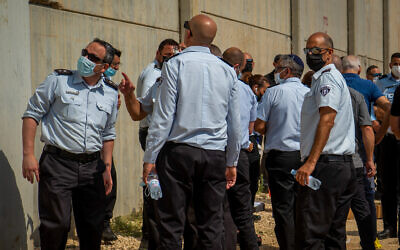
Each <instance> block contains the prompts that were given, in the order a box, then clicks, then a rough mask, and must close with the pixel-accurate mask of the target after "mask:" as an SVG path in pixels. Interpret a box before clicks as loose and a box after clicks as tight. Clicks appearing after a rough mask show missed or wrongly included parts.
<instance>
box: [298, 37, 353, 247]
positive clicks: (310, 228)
mask: <svg viewBox="0 0 400 250" xmlns="http://www.w3.org/2000/svg"><path fill="white" fill-rule="evenodd" d="M304 52H305V53H306V58H307V64H308V66H309V67H310V68H311V69H312V70H314V71H315V74H314V75H313V77H312V83H311V88H310V92H308V93H307V94H306V95H305V96H304V102H303V106H302V109H301V134H300V154H301V158H302V161H304V163H303V165H302V166H301V167H300V168H299V169H298V170H297V174H296V180H297V182H298V183H299V184H300V185H301V187H299V189H298V191H297V197H296V222H295V228H296V235H295V243H296V244H295V248H296V249H346V227H345V226H346V219H347V215H348V212H349V208H350V201H351V198H352V196H353V190H354V187H355V169H354V164H353V159H352V155H353V154H354V152H355V137H354V132H355V130H354V118H353V109H352V106H351V98H350V92H349V89H348V87H347V85H346V81H345V80H344V79H343V76H342V74H341V73H340V72H339V71H338V70H337V69H336V68H335V66H334V65H333V64H332V56H333V41H332V39H331V38H330V37H329V36H328V35H327V34H326V33H322V32H317V33H314V34H312V35H311V36H310V37H309V38H308V40H307V44H306V48H305V49H304ZM310 175H312V176H313V177H315V178H317V179H319V180H320V181H321V186H320V188H319V189H318V190H313V189H311V188H309V187H308V186H305V185H306V184H308V183H309V176H310Z"/></svg>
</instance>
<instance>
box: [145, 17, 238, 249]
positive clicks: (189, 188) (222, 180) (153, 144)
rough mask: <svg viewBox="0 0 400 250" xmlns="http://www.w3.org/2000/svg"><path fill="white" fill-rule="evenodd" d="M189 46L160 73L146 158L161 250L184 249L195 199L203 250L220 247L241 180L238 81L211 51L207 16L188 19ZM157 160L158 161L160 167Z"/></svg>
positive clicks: (212, 34) (211, 33) (213, 28)
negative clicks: (156, 189)
mask: <svg viewBox="0 0 400 250" xmlns="http://www.w3.org/2000/svg"><path fill="white" fill-rule="evenodd" d="M184 27H185V29H186V30H185V36H184V40H185V44H186V45H187V46H188V47H187V48H186V49H185V50H184V51H182V52H181V53H179V54H178V55H177V56H175V57H173V58H171V59H170V60H168V62H167V63H165V64H164V66H163V69H162V74H161V78H162V84H161V87H160V94H159V98H160V99H159V102H157V103H156V105H155V107H154V111H153V116H152V123H151V124H150V128H149V134H148V136H147V142H146V151H145V154H144V165H143V181H144V182H145V183H147V176H148V175H149V173H150V172H155V171H156V170H157V171H156V172H157V174H158V177H159V181H160V185H161V188H162V192H163V197H162V198H161V199H159V200H158V202H157V203H158V213H159V219H160V224H159V229H160V241H161V242H160V244H161V248H162V249H179V248H181V244H182V242H181V235H182V233H183V229H184V222H185V219H186V209H187V208H188V203H189V202H190V201H191V200H192V198H193V202H194V209H195V215H196V223H197V229H198V231H199V239H198V245H199V248H200V249H211V248H212V249H222V247H223V246H222V243H223V240H222V239H223V226H222V225H223V223H222V209H221V208H222V201H223V198H224V195H225V188H230V187H232V186H233V185H234V184H235V181H236V168H235V166H236V165H237V160H238V156H239V150H240V130H239V128H240V117H239V106H238V101H239V97H238V86H237V83H238V82H237V76H236V74H235V72H234V70H233V69H232V68H231V67H230V66H228V65H227V64H226V63H224V62H223V61H221V60H220V59H218V58H217V57H215V56H214V55H211V54H210V50H209V46H210V44H211V42H212V40H213V39H214V37H215V34H216V31H217V26H216V24H215V22H214V21H213V20H212V19H211V18H210V17H208V16H206V15H197V16H194V17H193V18H192V19H191V20H190V21H187V22H185V25H184ZM156 159H157V163H156Z"/></svg>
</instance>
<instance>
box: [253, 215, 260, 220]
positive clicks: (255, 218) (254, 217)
mask: <svg viewBox="0 0 400 250" xmlns="http://www.w3.org/2000/svg"><path fill="white" fill-rule="evenodd" d="M253 220H254V221H259V220H261V216H260V215H257V214H253Z"/></svg>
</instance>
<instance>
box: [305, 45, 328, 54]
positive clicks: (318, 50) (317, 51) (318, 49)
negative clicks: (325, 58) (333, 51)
mask: <svg viewBox="0 0 400 250" xmlns="http://www.w3.org/2000/svg"><path fill="white" fill-rule="evenodd" d="M324 49H325V50H326V49H329V48H319V47H312V48H310V49H308V48H304V49H303V51H304V54H306V55H307V54H309V53H310V52H311V53H312V54H314V55H319V54H321V52H322V51H323V50H324Z"/></svg>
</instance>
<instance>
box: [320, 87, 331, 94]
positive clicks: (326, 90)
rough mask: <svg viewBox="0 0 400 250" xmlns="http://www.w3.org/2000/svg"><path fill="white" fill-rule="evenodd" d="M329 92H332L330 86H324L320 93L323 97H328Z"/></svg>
mask: <svg viewBox="0 0 400 250" xmlns="http://www.w3.org/2000/svg"><path fill="white" fill-rule="evenodd" d="M329 91H331V88H330V87H329V86H323V87H322V88H321V89H320V90H319V92H320V93H321V95H322V96H326V95H327V94H328V93H329Z"/></svg>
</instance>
